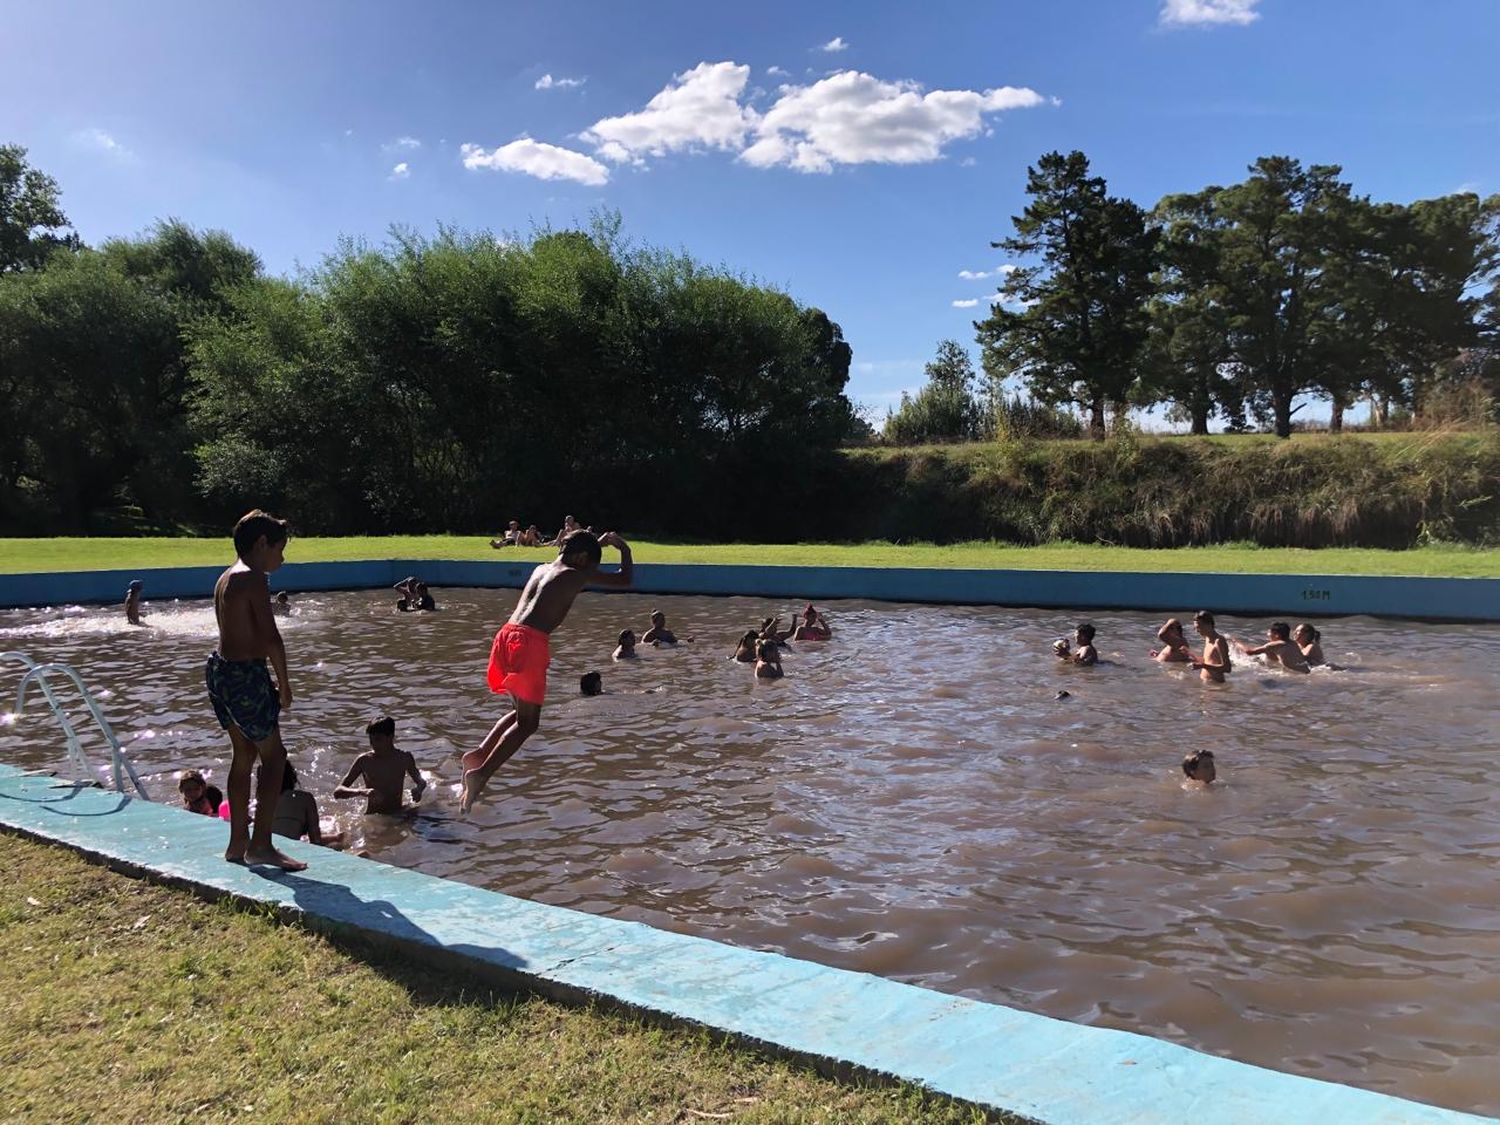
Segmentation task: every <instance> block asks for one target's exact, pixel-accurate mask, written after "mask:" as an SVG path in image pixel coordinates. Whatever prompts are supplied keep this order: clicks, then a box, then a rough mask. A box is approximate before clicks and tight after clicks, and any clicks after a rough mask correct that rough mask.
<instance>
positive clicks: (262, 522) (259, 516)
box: [234, 508, 288, 558]
mask: <svg viewBox="0 0 1500 1125" xmlns="http://www.w3.org/2000/svg"><path fill="white" fill-rule="evenodd" d="M262 535H264V536H265V537H266V546H268V547H274V546H276V544H278V543H285V542H286V540H287V535H288V532H287V529H286V520H279V519H277V518H276V517H275V516H273V515H271V513H269V512H263V511H261V510H260V509H259V508H256V509H255V510H253V511H249V512H246V513H245V514H244V515H243V516H241V517H240V522H239V523H237V524H235V525H234V553H235V554H236V555H238V556H239V557H240V558H244V557H245V556H246V555H248V554H249V553H250V552H251V551H252V550H253V549H254V547H255V544H256V542H257V541H258V540H259V539H260V537H261V536H262Z"/></svg>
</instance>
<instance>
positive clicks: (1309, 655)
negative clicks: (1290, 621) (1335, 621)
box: [1292, 621, 1328, 668]
mask: <svg viewBox="0 0 1500 1125" xmlns="http://www.w3.org/2000/svg"><path fill="white" fill-rule="evenodd" d="M1292 640H1293V641H1295V642H1296V644H1297V647H1298V648H1299V649H1300V650H1301V651H1302V659H1303V660H1306V661H1307V665H1308V667H1309V668H1317V667H1319V666H1320V665H1324V664H1327V663H1328V661H1327V660H1326V659H1324V657H1323V634H1322V633H1320V632H1318V630H1316V629H1314V628H1313V627H1312V626H1311V625H1309V624H1308V623H1307V622H1306V621H1304V622H1302V624H1300V625H1298V626H1297V628H1296V629H1295V630H1294V631H1293V633H1292Z"/></svg>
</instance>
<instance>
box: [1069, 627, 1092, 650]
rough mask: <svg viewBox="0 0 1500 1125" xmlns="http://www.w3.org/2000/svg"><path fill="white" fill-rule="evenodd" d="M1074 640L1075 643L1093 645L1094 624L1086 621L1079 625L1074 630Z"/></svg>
mask: <svg viewBox="0 0 1500 1125" xmlns="http://www.w3.org/2000/svg"><path fill="white" fill-rule="evenodd" d="M1073 641H1074V643H1075V644H1078V645H1091V644H1093V643H1094V627H1093V626H1092V625H1090V624H1088V623H1087V622H1084V623H1083V624H1082V625H1080V626H1078V628H1077V629H1076V630H1075V631H1074V633H1073Z"/></svg>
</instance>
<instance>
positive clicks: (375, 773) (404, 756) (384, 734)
mask: <svg viewBox="0 0 1500 1125" xmlns="http://www.w3.org/2000/svg"><path fill="white" fill-rule="evenodd" d="M365 734H367V735H369V737H370V749H369V750H368V751H366V752H365V753H363V754H361V755H360V756H359V757H357V758H355V759H354V764H353V765H352V766H350V767H349V772H348V773H346V774H345V775H344V780H343V781H341V782H339V785H338V788H337V789H335V790H334V791H333V795H334V796H335V797H363V798H365V812H367V813H398V812H400V811H401V781H402V779H403V778H406V777H410V778H411V779H412V780H413V781H415V782H416V784H415V785H413V786H412V787H411V799H412V800H413V801H420V800H421V799H422V791H423V790H424V789H426V788H427V782H426V781H425V780H424V779H423V777H422V774H421V771H419V770H418V769H417V760H416V759H415V758H413V757H412V756H411V755H410V754H408V753H407V752H406V751H405V750H397V749H396V720H395V719H393V718H391V717H390V716H389V715H382V716H381V717H380V718H378V719H376V720H375V721H374V722H372V723H370V724H369V725H368V726H367V727H365ZM359 777H363V778H364V779H365V783H364V784H363V785H355V784H354V782H355V780H356V779H357V778H359Z"/></svg>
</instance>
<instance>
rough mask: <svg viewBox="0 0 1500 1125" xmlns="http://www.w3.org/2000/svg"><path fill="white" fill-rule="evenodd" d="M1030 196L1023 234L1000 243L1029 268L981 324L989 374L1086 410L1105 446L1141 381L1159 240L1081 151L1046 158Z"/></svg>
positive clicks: (1020, 270)
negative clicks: (1116, 412)
mask: <svg viewBox="0 0 1500 1125" xmlns="http://www.w3.org/2000/svg"><path fill="white" fill-rule="evenodd" d="M1026 192H1027V194H1028V195H1029V196H1031V202H1030V203H1029V204H1027V206H1026V209H1025V211H1024V212H1023V213H1022V214H1021V215H1018V216H1015V217H1013V218H1012V220H1011V222H1012V223H1013V225H1014V226H1015V230H1016V233H1015V235H1014V236H1013V237H1011V238H1007V239H1004V240H1003V241H1001V242H995V243H991V245H992V246H993V247H994V248H996V249H1004V250H1006V251H1007V252H1009V253H1011V254H1013V255H1016V256H1017V257H1019V258H1020V259H1022V262H1021V264H1019V265H1018V266H1017V268H1016V269H1014V270H1013V271H1011V272H1010V273H1009V274H1008V275H1007V277H1006V281H1005V284H1004V285H1003V286H1002V293H1003V296H1004V303H1002V304H1000V305H997V306H996V307H995V309H994V311H993V313H992V314H991V315H990V317H989V319H987V320H985V321H983V322H982V323H979V324H977V325H976V326H975V327H976V329H977V330H978V333H979V339H980V342H981V344H982V345H983V348H984V367H985V370H986V371H987V372H988V373H989V374H990V377H991V378H992V379H1004V378H1005V377H1007V376H1010V375H1019V376H1020V377H1021V378H1022V379H1023V380H1024V381H1025V382H1026V384H1027V385H1028V386H1029V387H1030V389H1031V391H1032V393H1033V394H1035V395H1036V396H1037V398H1039V399H1041V400H1042V401H1043V402H1045V403H1048V404H1050V405H1056V404H1059V403H1077V404H1078V405H1079V406H1081V407H1083V408H1084V409H1086V410H1087V411H1088V412H1089V419H1090V428H1091V431H1092V433H1093V436H1094V437H1096V438H1102V437H1103V436H1104V419H1105V408H1106V407H1107V406H1111V405H1116V404H1119V403H1123V402H1125V401H1126V400H1127V399H1128V398H1129V396H1130V392H1131V389H1132V387H1133V385H1134V384H1135V382H1136V379H1137V377H1138V374H1139V369H1138V365H1139V360H1140V357H1141V349H1142V346H1143V345H1144V343H1145V341H1146V335H1147V331H1148V329H1149V319H1148V315H1147V310H1146V304H1147V301H1148V300H1149V298H1150V296H1151V294H1152V272H1153V270H1154V268H1155V263H1156V245H1157V239H1158V233H1157V231H1155V230H1154V229H1152V228H1150V227H1148V226H1147V224H1146V217H1145V213H1144V212H1143V211H1142V210H1141V209H1140V207H1138V206H1136V204H1134V203H1132V202H1131V201H1129V200H1126V199H1117V198H1114V197H1112V196H1110V195H1109V194H1108V192H1107V185H1106V184H1105V181H1104V179H1103V177H1100V176H1091V175H1089V163H1088V159H1087V158H1086V157H1085V156H1084V155H1083V153H1081V152H1073V153H1070V154H1068V155H1067V156H1064V155H1063V154H1061V153H1057V152H1052V153H1048V154H1047V155H1045V156H1043V157H1042V158H1041V160H1040V161H1038V163H1037V166H1036V167H1035V168H1029V169H1027V183H1026Z"/></svg>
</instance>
